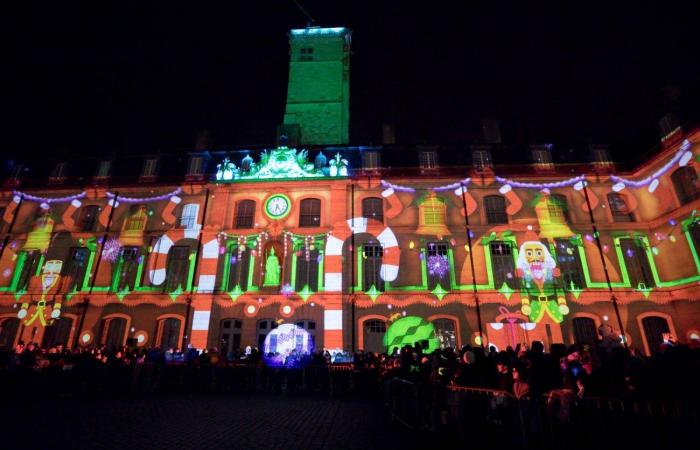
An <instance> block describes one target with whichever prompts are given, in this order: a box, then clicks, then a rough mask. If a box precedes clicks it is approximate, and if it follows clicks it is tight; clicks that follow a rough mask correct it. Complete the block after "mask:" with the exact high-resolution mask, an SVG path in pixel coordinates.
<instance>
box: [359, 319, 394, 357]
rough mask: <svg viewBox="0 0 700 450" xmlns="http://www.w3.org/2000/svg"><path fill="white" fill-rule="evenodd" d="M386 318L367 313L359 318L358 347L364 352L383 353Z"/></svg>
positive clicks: (384, 349)
mask: <svg viewBox="0 0 700 450" xmlns="http://www.w3.org/2000/svg"><path fill="white" fill-rule="evenodd" d="M386 321H387V319H386V317H384V316H380V315H374V314H373V315H369V316H365V317H363V318H361V319H360V320H359V321H358V323H357V327H358V333H357V336H358V348H360V349H362V350H365V351H366V352H377V353H383V352H384V351H386V347H385V346H384V335H385V334H386V329H387V323H386Z"/></svg>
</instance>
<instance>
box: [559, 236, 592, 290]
mask: <svg viewBox="0 0 700 450" xmlns="http://www.w3.org/2000/svg"><path fill="white" fill-rule="evenodd" d="M554 244H555V245H556V255H557V267H558V268H559V271H560V272H561V281H562V284H563V285H564V286H563V287H564V289H566V290H569V291H570V290H579V289H583V288H585V287H586V285H585V284H586V283H585V281H584V277H583V270H582V268H581V258H580V256H579V253H578V247H577V246H576V245H574V244H573V243H572V242H571V241H569V240H568V239H555V240H554Z"/></svg>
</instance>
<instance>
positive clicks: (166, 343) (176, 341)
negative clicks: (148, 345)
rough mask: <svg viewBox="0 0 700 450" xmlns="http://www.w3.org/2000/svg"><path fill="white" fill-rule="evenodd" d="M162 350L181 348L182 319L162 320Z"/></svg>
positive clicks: (160, 324)
mask: <svg viewBox="0 0 700 450" xmlns="http://www.w3.org/2000/svg"><path fill="white" fill-rule="evenodd" d="M158 326H159V327H160V333H159V335H160V342H159V343H158V345H159V346H160V348H162V349H164V350H167V349H170V348H173V349H176V348H179V347H180V319H177V318H175V317H169V318H167V319H162V320H160V323H159V324H158Z"/></svg>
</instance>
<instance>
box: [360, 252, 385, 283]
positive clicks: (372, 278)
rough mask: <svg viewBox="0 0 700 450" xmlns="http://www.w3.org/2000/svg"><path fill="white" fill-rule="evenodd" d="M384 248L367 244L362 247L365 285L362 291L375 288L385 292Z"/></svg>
mask: <svg viewBox="0 0 700 450" xmlns="http://www.w3.org/2000/svg"><path fill="white" fill-rule="evenodd" d="M383 256H384V248H383V247H382V246H381V245H379V244H365V245H364V246H363V247H362V261H363V270H362V272H363V274H362V275H363V283H362V290H364V291H369V290H370V289H371V288H372V286H374V287H375V288H376V289H377V290H378V291H380V292H384V278H382V276H381V270H382V257H383Z"/></svg>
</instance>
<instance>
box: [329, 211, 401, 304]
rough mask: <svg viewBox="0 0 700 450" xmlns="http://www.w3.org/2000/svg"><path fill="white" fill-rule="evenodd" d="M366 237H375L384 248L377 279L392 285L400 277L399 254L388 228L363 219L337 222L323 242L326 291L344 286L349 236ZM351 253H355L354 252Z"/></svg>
mask: <svg viewBox="0 0 700 450" xmlns="http://www.w3.org/2000/svg"><path fill="white" fill-rule="evenodd" d="M353 233H354V234H358V233H369V234H371V235H372V236H374V237H375V238H376V239H377V240H378V241H379V242H380V243H381V244H382V247H383V248H384V257H383V259H382V267H381V270H380V276H381V277H382V279H383V280H385V281H394V280H395V279H396V277H397V276H398V275H399V260H400V258H401V250H400V249H399V243H398V241H397V240H396V236H395V235H394V232H393V231H391V228H389V227H388V226H385V225H384V224H382V223H381V222H379V221H377V220H374V219H367V218H365V217H355V218H354V219H349V220H346V221H342V222H338V223H336V224H335V225H334V226H333V230H332V231H331V235H330V236H328V239H327V240H326V254H325V261H324V264H325V266H326V274H325V288H326V291H336V292H337V291H341V290H342V286H343V272H342V271H343V242H345V240H346V239H347V238H348V237H350V235H352V234H353ZM353 250H354V249H353Z"/></svg>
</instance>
